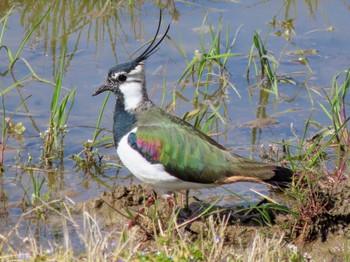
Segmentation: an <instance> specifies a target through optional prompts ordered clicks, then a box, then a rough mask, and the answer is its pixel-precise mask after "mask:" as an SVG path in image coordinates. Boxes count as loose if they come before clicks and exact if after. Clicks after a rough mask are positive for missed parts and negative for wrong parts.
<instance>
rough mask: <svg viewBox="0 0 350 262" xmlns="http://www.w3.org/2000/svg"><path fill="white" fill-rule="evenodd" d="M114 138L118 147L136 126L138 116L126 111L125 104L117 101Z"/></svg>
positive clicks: (119, 100)
mask: <svg viewBox="0 0 350 262" xmlns="http://www.w3.org/2000/svg"><path fill="white" fill-rule="evenodd" d="M113 120H114V121H113V122H114V124H113V137H114V143H115V145H116V146H117V145H118V144H119V142H120V140H121V139H122V137H123V136H125V135H126V134H127V133H129V132H130V131H131V130H132V129H133V128H134V127H135V125H136V115H135V113H132V112H130V111H127V110H125V106H124V102H123V101H122V100H121V99H117V101H116V104H115V110H114V119H113Z"/></svg>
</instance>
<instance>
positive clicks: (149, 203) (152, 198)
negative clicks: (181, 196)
mask: <svg viewBox="0 0 350 262" xmlns="http://www.w3.org/2000/svg"><path fill="white" fill-rule="evenodd" d="M156 199H157V192H156V191H155V190H152V193H151V194H150V196H149V197H148V199H147V203H146V206H147V207H150V206H152V205H153V204H154V202H155V201H156Z"/></svg>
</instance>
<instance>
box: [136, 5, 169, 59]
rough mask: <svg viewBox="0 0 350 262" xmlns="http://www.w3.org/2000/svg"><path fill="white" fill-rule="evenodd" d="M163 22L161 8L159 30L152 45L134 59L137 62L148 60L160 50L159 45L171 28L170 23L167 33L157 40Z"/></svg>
mask: <svg viewBox="0 0 350 262" xmlns="http://www.w3.org/2000/svg"><path fill="white" fill-rule="evenodd" d="M161 24H162V10H161V9H160V11H159V22H158V28H157V32H156V34H155V35H154V37H153V40H152V42H151V43H150V45H149V46H148V47H147V48H146V50H145V51H143V53H142V54H141V55H139V56H138V57H137V58H136V59H135V60H134V61H135V62H137V63H140V62H142V61H144V60H146V59H147V58H148V57H150V56H151V55H152V54H154V53H155V52H157V51H158V48H157V47H158V46H159V45H160V43H161V42H162V41H163V40H164V38H165V37H166V36H167V34H168V31H169V28H170V24H169V25H168V27H167V29H166V30H165V33H164V34H163V36H162V37H161V38H160V40H159V41H158V42H156V40H157V37H158V34H159V30H160V26H161Z"/></svg>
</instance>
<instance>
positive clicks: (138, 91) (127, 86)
mask: <svg viewBox="0 0 350 262" xmlns="http://www.w3.org/2000/svg"><path fill="white" fill-rule="evenodd" d="M119 88H120V91H121V92H122V93H123V95H124V106H125V111H133V110H135V109H136V108H137V106H138V105H139V104H140V103H141V102H142V99H143V94H142V83H141V82H139V81H135V80H134V79H129V80H128V81H126V82H125V83H123V84H122V85H121V86H120V87H119Z"/></svg>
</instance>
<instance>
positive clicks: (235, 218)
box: [77, 180, 350, 261]
mask: <svg viewBox="0 0 350 262" xmlns="http://www.w3.org/2000/svg"><path fill="white" fill-rule="evenodd" d="M323 187H324V186H321V185H319V186H318V189H317V190H315V192H317V193H316V194H313V195H312V197H314V198H315V201H316V202H315V203H317V205H316V204H315V206H307V207H300V206H299V207H298V206H290V207H289V208H290V209H291V210H293V211H296V212H299V214H295V215H292V214H290V213H287V212H284V211H276V209H273V208H272V209H271V210H269V216H270V218H271V221H266V219H264V217H263V216H262V215H261V212H259V211H257V210H256V209H252V210H247V209H246V208H243V207H241V206H233V207H232V208H229V209H227V208H225V209H223V208H221V207H219V206H213V207H210V203H203V202H201V201H198V200H195V199H193V198H192V199H191V200H190V205H189V208H188V209H184V208H180V209H179V208H176V207H175V208H174V206H177V207H179V206H181V207H183V205H182V204H181V203H179V202H181V201H180V200H179V197H177V200H174V198H170V199H167V200H164V199H161V198H159V197H158V198H157V199H158V200H157V204H156V207H155V205H154V204H153V200H154V199H155V198H156V197H157V196H155V194H154V192H153V190H152V189H151V188H150V187H148V186H141V185H131V186H128V187H125V186H120V187H118V188H117V190H116V191H114V192H103V193H101V194H100V195H99V196H98V197H96V198H94V199H91V200H90V201H88V202H86V203H80V204H78V205H77V211H82V210H83V209H84V210H87V211H89V213H91V214H94V215H96V217H98V218H99V221H100V222H101V223H103V225H104V226H105V227H106V228H111V227H121V228H122V227H123V226H125V225H127V226H128V227H139V228H140V233H141V234H140V235H142V237H141V238H140V241H142V242H143V243H144V246H148V247H151V246H152V241H154V240H153V238H152V235H153V234H154V228H153V226H154V220H153V221H152V218H151V217H150V215H149V214H151V213H152V211H151V212H150V210H151V209H152V208H153V209H154V208H156V209H157V210H158V211H157V216H159V217H161V220H162V221H167V219H169V217H171V214H174V213H173V212H178V218H177V221H178V224H179V225H181V227H182V228H183V230H185V231H187V232H188V234H193V235H196V234H197V233H198V232H199V231H200V230H202V229H203V228H204V227H206V226H207V225H208V223H207V219H208V218H209V215H204V216H201V218H200V219H193V218H194V217H196V216H198V215H199V214H201V213H202V212H203V211H204V210H207V209H210V211H208V212H207V213H211V214H214V215H213V216H214V217H215V218H217V219H220V217H221V218H222V217H225V218H227V217H229V222H228V225H227V227H226V232H225V244H226V245H236V244H237V245H238V243H237V239H238V237H239V239H244V240H246V243H243V244H246V245H247V246H248V245H249V243H250V242H251V240H252V238H253V236H254V235H255V234H256V231H257V229H258V230H261V231H263V232H268V234H278V235H281V234H283V233H284V235H285V241H286V244H287V243H293V244H295V245H297V246H298V250H299V251H300V252H302V253H303V252H307V253H308V254H309V255H310V256H311V258H312V260H313V261H342V258H344V254H345V252H347V253H349V251H348V250H347V247H346V246H347V243H348V241H349V238H350V183H349V180H348V181H344V183H339V184H337V187H333V188H329V187H328V188H323ZM283 194H284V197H285V195H286V194H288V193H283ZM175 202H177V203H175ZM290 203H293V201H291V202H290ZM264 204H268V203H262V205H264ZM294 204H295V203H294ZM319 206H321V207H322V209H320V208H319ZM316 208H318V209H317V210H315V209H316ZM242 209H244V210H242ZM240 210H241V211H240ZM300 212H303V214H302V215H300ZM308 212H309V213H308ZM310 212H311V213H312V212H313V214H310ZM153 214H154V213H153ZM266 222H268V223H270V225H269V226H267V225H266ZM264 224H265V225H264ZM240 245H242V243H240Z"/></svg>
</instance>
